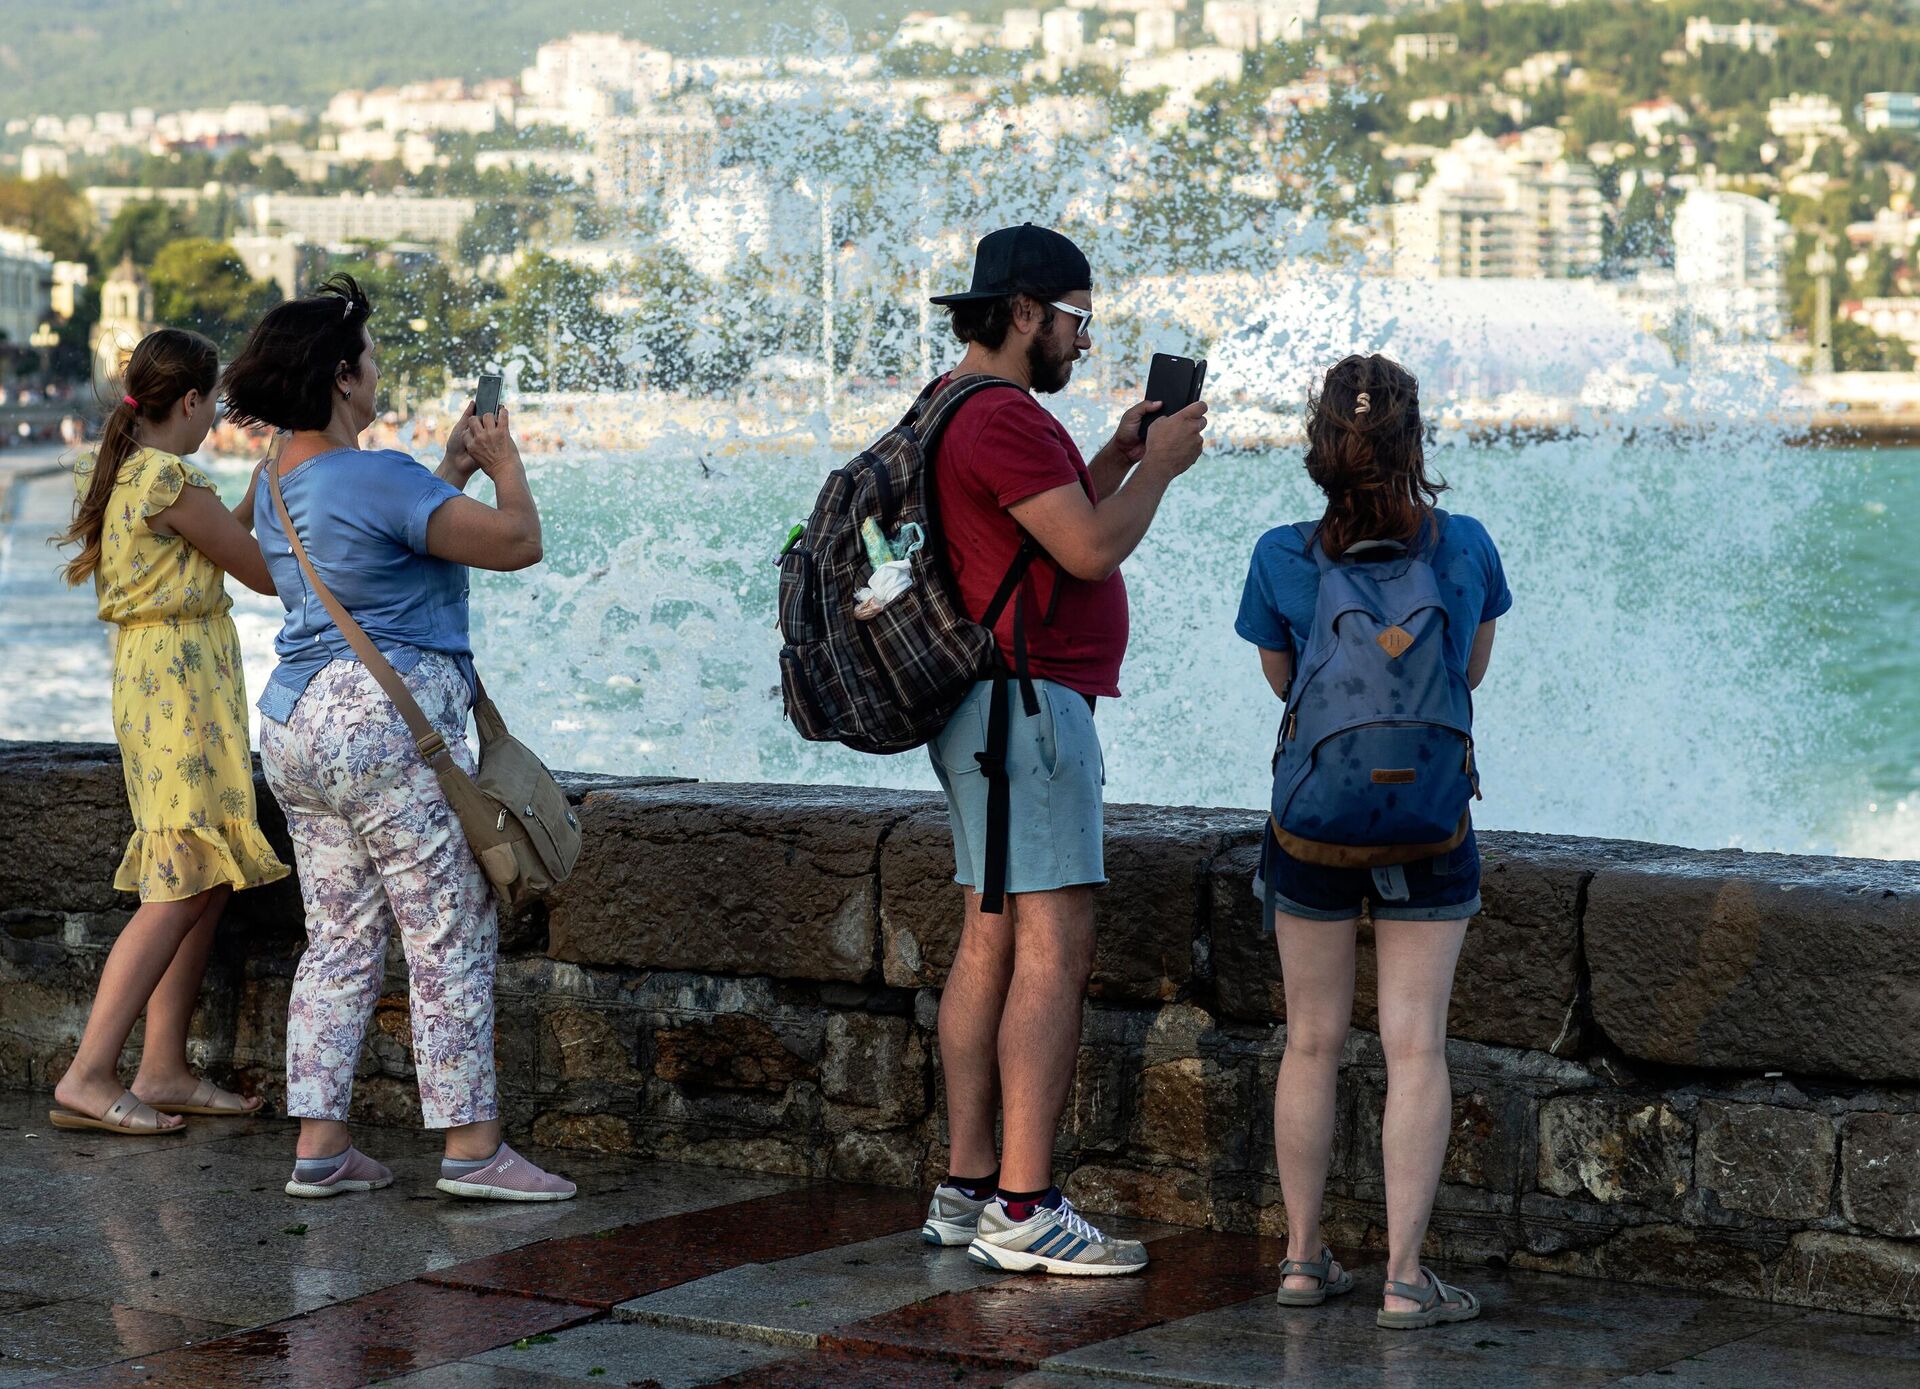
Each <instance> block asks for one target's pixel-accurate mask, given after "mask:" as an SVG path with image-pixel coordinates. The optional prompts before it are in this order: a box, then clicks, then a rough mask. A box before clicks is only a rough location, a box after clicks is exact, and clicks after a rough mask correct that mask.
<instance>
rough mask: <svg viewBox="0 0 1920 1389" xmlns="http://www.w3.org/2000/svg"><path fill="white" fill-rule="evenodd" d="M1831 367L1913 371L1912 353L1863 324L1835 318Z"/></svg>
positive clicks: (1846, 369) (1902, 345)
mask: <svg viewBox="0 0 1920 1389" xmlns="http://www.w3.org/2000/svg"><path fill="white" fill-rule="evenodd" d="M1833 364H1834V366H1835V367H1836V368H1838V369H1839V370H1841V371H1912V370H1913V352H1912V350H1911V349H1910V348H1909V347H1908V346H1907V345H1906V343H1904V342H1902V341H1901V340H1900V339H1899V338H1887V337H1882V336H1881V335H1880V334H1878V333H1876V332H1874V331H1873V329H1871V328H1869V327H1868V326H1867V325H1866V324H1864V323H1855V322H1854V321H1853V320H1852V319H1847V318H1836V319H1835V320H1834V323H1833Z"/></svg>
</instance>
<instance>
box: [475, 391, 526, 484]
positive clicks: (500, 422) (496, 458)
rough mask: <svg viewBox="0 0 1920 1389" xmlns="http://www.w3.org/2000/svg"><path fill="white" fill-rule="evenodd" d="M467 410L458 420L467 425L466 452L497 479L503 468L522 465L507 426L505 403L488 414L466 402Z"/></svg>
mask: <svg viewBox="0 0 1920 1389" xmlns="http://www.w3.org/2000/svg"><path fill="white" fill-rule="evenodd" d="M467 411H468V413H467V414H466V415H464V416H462V417H461V421H460V423H461V424H462V425H465V426H467V438H466V447H467V453H468V455H469V456H470V457H471V458H472V459H473V461H474V464H475V466H477V467H478V468H479V469H480V471H481V472H483V473H485V474H486V475H487V476H488V477H490V478H492V479H494V480H495V481H496V482H498V481H499V479H500V474H501V473H502V472H503V471H511V470H513V469H515V468H519V467H521V466H523V465H522V464H521V461H520V446H519V445H518V444H516V443H515V442H514V441H513V431H512V430H511V429H510V428H509V427H508V419H507V407H506V406H504V405H503V406H501V407H500V408H499V409H498V410H496V411H494V412H493V413H492V414H490V415H482V414H478V413H476V412H475V411H474V410H473V407H472V406H468V407H467Z"/></svg>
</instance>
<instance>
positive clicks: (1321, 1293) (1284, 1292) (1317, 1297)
mask: <svg viewBox="0 0 1920 1389" xmlns="http://www.w3.org/2000/svg"><path fill="white" fill-rule="evenodd" d="M1332 1272H1333V1250H1332V1249H1331V1248H1329V1247H1328V1246H1326V1245H1324V1244H1323V1245H1321V1246H1320V1257H1319V1258H1317V1259H1283V1260H1281V1262H1280V1287H1279V1288H1278V1289H1277V1290H1276V1291H1275V1292H1274V1294H1273V1300H1274V1301H1275V1302H1277V1303H1279V1304H1280V1305H1281V1306H1282V1307H1318V1306H1319V1305H1320V1304H1321V1303H1323V1302H1325V1301H1326V1300H1327V1299H1328V1298H1330V1297H1338V1296H1339V1295H1340V1294H1341V1293H1350V1292H1352V1291H1353V1275H1352V1274H1351V1273H1349V1272H1348V1271H1347V1270H1346V1269H1344V1268H1343V1269H1341V1270H1340V1277H1339V1278H1338V1279H1336V1280H1335V1281H1334V1282H1331V1283H1329V1282H1328V1281H1327V1278H1328V1277H1329V1275H1331V1274H1332ZM1296 1275H1301V1276H1304V1277H1307V1278H1317V1279H1319V1280H1320V1286H1319V1287H1317V1288H1289V1287H1288V1286H1286V1280H1287V1279H1289V1278H1292V1277H1294V1276H1296Z"/></svg>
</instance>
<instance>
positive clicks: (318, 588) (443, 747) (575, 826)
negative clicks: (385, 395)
mask: <svg viewBox="0 0 1920 1389" xmlns="http://www.w3.org/2000/svg"><path fill="white" fill-rule="evenodd" d="M266 473H267V482H268V486H269V487H270V488H271V490H272V492H273V505H274V508H275V510H277V511H278V512H279V513H280V526H281V529H283V530H285V531H286V533H287V543H288V544H289V545H291V546H292V547H293V555H294V558H295V559H297V560H299V561H300V568H301V570H302V571H303V572H304V573H305V574H306V576H307V582H308V583H309V584H312V585H313V591H314V593H315V595H317V596H318V597H319V599H320V602H321V604H322V606H324V607H325V608H326V610H327V615H328V616H329V617H331V618H332V619H333V625H334V626H336V627H338V628H339V629H340V635H341V636H343V637H345V638H346V639H347V644H348V645H349V646H351V647H352V648H353V650H354V654H355V655H357V656H358V657H359V658H360V663H361V664H362V665H364V666H365V667H366V668H367V672H368V674H370V675H372V676H373V678H374V679H375V680H376V681H378V682H379V684H380V688H381V689H383V690H385V691H386V692H387V697H388V698H389V699H391V700H392V701H393V703H394V707H395V708H397V709H398V710H399V711H400V717H401V718H402V719H404V720H406V724H407V731H408V732H410V733H412V734H413V742H414V746H415V747H417V748H418V749H419V750H420V756H421V757H422V758H424V759H425V760H426V764H427V765H428V766H429V767H431V768H432V769H433V774H434V776H435V777H437V778H439V781H440V789H441V790H442V791H444V792H445V793H446V796H447V803H448V804H449V805H451V806H452V807H453V813H454V815H455V816H456V817H458V819H459V821H460V827H461V828H462V829H463V830H465V831H466V834H467V843H468V844H469V845H471V846H472V848H473V852H474V856H475V857H476V858H478V859H479V860H480V867H481V869H482V870H483V871H485V873H486V875H487V880H488V881H489V882H491V883H492V884H493V887H494V891H495V892H497V893H498V894H499V895H500V900H501V902H502V903H503V904H504V905H505V906H506V907H507V909H508V910H509V911H517V910H519V909H520V908H521V907H524V906H527V905H528V904H529V903H531V902H534V901H537V900H538V899H539V898H540V897H542V896H544V895H545V894H546V893H547V892H549V891H551V890H552V888H553V886H554V885H555V884H556V883H560V882H563V881H565V879H566V877H567V875H568V874H569V873H571V872H572V871H573V865H574V862H575V860H577V859H578V858H579V857H580V821H579V819H578V818H577V817H576V816H575V815H574V813H573V809H572V807H571V806H569V805H568V804H567V797H566V793H565V792H564V791H562V790H561V789H560V786H559V783H557V782H556V781H554V779H553V773H552V772H550V771H548V770H547V768H546V765H545V764H544V763H542V762H541V761H540V759H539V758H537V757H535V756H534V755H533V753H532V752H531V751H529V750H528V748H527V747H526V745H525V744H523V743H521V742H520V741H519V740H518V739H516V738H515V737H513V735H512V734H510V733H508V732H507V725H506V721H505V720H504V719H502V718H501V717H500V711H499V710H498V709H496V708H495V707H494V704H493V701H492V700H491V699H489V698H487V690H486V686H485V685H481V686H480V687H479V688H478V689H477V690H475V692H474V693H475V700H474V705H473V722H474V726H475V727H476V728H478V729H479V731H480V771H479V773H478V775H477V776H471V777H470V776H468V775H467V774H466V772H464V771H462V770H461V768H460V764H459V763H457V762H455V761H454V760H453V754H452V753H451V752H449V751H448V750H447V744H446V740H445V739H444V738H442V737H441V736H440V734H439V732H438V731H437V730H436V729H435V728H434V727H433V725H432V724H430V723H428V722H427V716H426V715H425V714H424V713H422V712H421V709H420V705H419V703H418V701H416V700H415V699H414V697H413V693H412V691H410V690H409V689H407V686H406V683H405V682H404V681H402V680H401V678H400V676H399V673H398V672H396V671H395V670H394V668H393V666H392V665H391V664H389V663H388V661H387V658H386V657H385V656H382V655H381V654H380V648H378V647H377V646H375V645H374V644H373V642H372V641H371V640H370V639H369V638H368V637H367V634H366V633H365V632H364V631H362V630H361V629H360V624H359V623H357V622H355V621H354V620H353V617H352V615H351V614H350V613H348V612H347V610H346V609H345V608H343V607H342V606H341V605H340V600H339V599H337V598H335V597H334V596H333V592H332V590H330V589H329V588H328V587H327V586H326V585H325V584H324V583H322V582H321V581H320V576H319V575H318V574H317V573H315V572H314V568H313V561H311V560H310V559H308V558H307V549H306V546H304V545H302V544H301V543H300V536H299V534H298V533H297V532H296V531H295V530H294V528H293V518H292V517H291V516H289V515H288V514H287V501H286V498H285V497H284V496H283V495H282V494H281V491H280V468H279V465H278V463H277V462H275V463H269V464H268V465H267V469H266Z"/></svg>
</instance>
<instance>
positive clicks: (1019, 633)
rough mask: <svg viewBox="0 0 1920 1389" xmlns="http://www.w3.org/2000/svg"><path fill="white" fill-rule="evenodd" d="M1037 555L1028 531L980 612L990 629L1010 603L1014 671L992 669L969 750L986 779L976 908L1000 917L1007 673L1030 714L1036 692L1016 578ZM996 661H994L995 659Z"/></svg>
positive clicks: (1009, 787) (1008, 829)
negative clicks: (986, 702) (981, 733)
mask: <svg viewBox="0 0 1920 1389" xmlns="http://www.w3.org/2000/svg"><path fill="white" fill-rule="evenodd" d="M1039 554H1040V546H1039V545H1038V544H1036V543H1035V542H1034V539H1033V537H1032V536H1028V537H1027V538H1026V539H1024V540H1022V541H1021V542H1020V548H1019V549H1018V550H1017V551H1016V552H1015V553H1014V556H1013V563H1012V564H1010V565H1008V566H1007V573H1006V577H1005V578H1003V579H1001V580H1000V587H999V588H998V589H996V590H994V595H993V600H992V601H991V602H989V603H988V604H987V610H986V611H985V612H984V613H982V614H981V617H980V625H981V626H983V627H985V628H986V629H987V630H988V631H989V632H991V631H992V630H993V628H994V625H995V624H996V623H998V622H999V620H1000V614H1001V613H1002V612H1004V611H1006V607H1007V603H1008V601H1009V600H1011V601H1012V603H1013V665H1014V673H1013V675H1012V676H1011V677H1009V675H1008V672H1007V670H1006V669H1005V667H999V668H998V669H996V670H995V671H994V675H993V694H992V695H991V696H990V698H991V699H992V704H991V705H990V706H989V708H988V712H987V746H986V748H985V749H984V750H983V751H981V752H976V753H975V754H974V755H973V760H974V761H975V762H978V763H979V764H980V771H981V774H982V775H984V776H985V777H986V779H987V844H986V863H985V865H984V868H985V873H984V881H982V882H981V884H980V910H981V911H982V912H984V913H986V914H987V915H988V916H999V915H1000V914H1001V913H1002V912H1004V911H1005V910H1006V901H1007V856H1008V852H1009V850H1010V848H1011V839H1012V834H1013V782H1012V779H1011V778H1010V777H1009V775H1008V773H1007V743H1008V740H1009V738H1010V736H1011V733H1012V728H1011V725H1012V722H1013V708H1012V703H1013V701H1012V692H1011V691H1010V690H1009V689H1008V684H1009V680H1010V678H1011V680H1012V681H1013V682H1016V683H1018V685H1019V687H1020V701H1021V707H1022V709H1023V710H1024V711H1025V713H1026V716H1027V717H1028V718H1032V717H1034V715H1036V714H1038V713H1039V712H1040V699H1039V695H1038V694H1037V692H1036V691H1035V690H1034V688H1033V678H1032V676H1031V675H1030V674H1029V673H1028V670H1027V598H1026V594H1025V593H1023V592H1021V591H1020V584H1021V580H1023V579H1024V578H1025V577H1026V574H1027V570H1028V569H1029V568H1031V567H1032V565H1033V561H1034V560H1035V558H1036V557H1038V555H1039ZM995 665H996V666H999V663H998V662H997V661H996V662H995Z"/></svg>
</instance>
